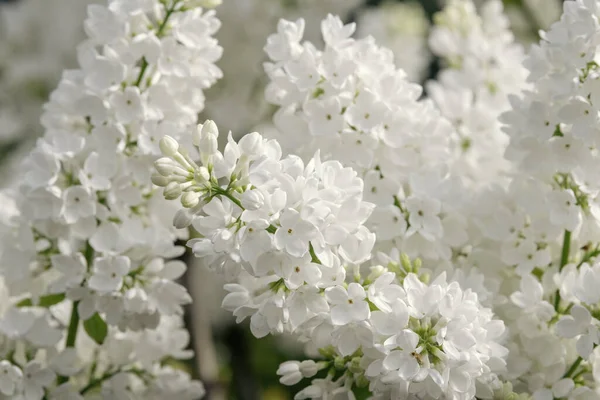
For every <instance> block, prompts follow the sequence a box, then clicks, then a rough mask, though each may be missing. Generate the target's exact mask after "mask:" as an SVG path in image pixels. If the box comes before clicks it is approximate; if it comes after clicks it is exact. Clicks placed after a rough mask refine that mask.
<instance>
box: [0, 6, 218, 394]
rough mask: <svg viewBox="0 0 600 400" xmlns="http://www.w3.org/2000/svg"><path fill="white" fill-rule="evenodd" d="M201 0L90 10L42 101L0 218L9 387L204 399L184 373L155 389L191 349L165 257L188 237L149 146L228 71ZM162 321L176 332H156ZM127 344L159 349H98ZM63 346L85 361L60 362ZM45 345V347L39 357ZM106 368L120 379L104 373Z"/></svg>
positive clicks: (178, 125) (183, 125)
mask: <svg viewBox="0 0 600 400" xmlns="http://www.w3.org/2000/svg"><path fill="white" fill-rule="evenodd" d="M197 6H198V4H195V5H194V4H193V3H192V2H188V1H184V0H169V1H162V0H161V1H158V0H149V1H142V2H137V1H136V2H131V1H128V0H127V1H124V0H108V2H107V4H104V5H93V6H91V7H90V8H89V13H88V18H87V20H86V21H85V24H84V25H85V31H86V33H87V35H88V39H87V40H86V41H85V42H84V43H83V44H82V45H81V46H79V47H78V61H79V69H73V70H68V71H66V72H65V73H64V74H63V78H62V80H61V81H60V83H59V85H58V88H57V89H56V90H55V91H54V92H53V93H52V95H51V96H50V101H49V102H48V103H47V104H46V106H45V107H44V113H43V115H42V118H41V122H42V125H43V127H44V129H45V131H46V133H45V135H44V136H43V137H42V138H41V139H40V140H39V141H38V143H37V145H36V148H35V149H34V150H33V151H32V152H31V154H30V155H29V156H28V157H27V158H26V161H25V163H24V165H23V168H22V170H23V172H22V174H21V176H20V179H19V182H20V184H21V186H20V190H19V194H17V195H16V196H14V199H15V204H16V205H17V210H16V211H15V212H14V213H12V215H11V216H10V218H6V221H5V219H4V218H3V219H2V228H1V229H0V232H1V235H2V244H0V265H2V267H1V268H0V271H1V273H2V277H3V279H4V281H6V285H7V289H8V292H9V294H10V296H11V297H10V300H8V301H7V306H6V308H7V309H8V310H7V311H6V312H4V313H2V315H0V332H1V334H2V340H4V338H6V340H7V342H6V348H7V351H6V352H3V354H2V355H3V356H6V355H9V354H11V353H12V352H14V351H15V348H23V349H25V350H24V351H25V352H26V354H27V356H25V357H24V358H22V359H21V358H18V357H15V358H8V359H7V361H9V362H10V364H11V365H13V366H14V368H16V369H14V368H12V367H10V366H9V365H6V366H5V367H6V370H7V371H8V372H7V374H8V375H9V377H15V376H17V375H15V373H14V371H18V370H19V371H22V381H19V382H17V381H15V379H16V378H14V379H13V378H11V379H12V381H15V386H14V387H12V386H11V384H10V382H8V381H7V382H3V383H2V385H1V386H2V391H3V392H14V393H11V394H10V395H11V396H13V395H14V396H17V397H18V398H21V396H23V398H26V399H29V400H40V399H42V398H71V397H73V398H78V396H82V395H86V396H87V395H88V394H91V393H96V394H97V393H100V392H102V393H108V394H107V396H109V395H110V396H112V395H115V396H129V395H135V396H136V397H146V394H148V395H149V396H150V393H152V395H153V396H155V397H156V396H158V397H159V398H161V396H163V395H164V394H165V393H167V394H168V393H171V394H174V395H178V394H181V396H182V397H178V398H189V399H194V398H197V397H198V396H201V395H202V390H199V387H198V384H197V383H196V382H194V381H191V380H189V379H187V380H186V379H183V378H178V382H179V383H180V384H181V387H179V388H177V389H176V390H174V389H172V388H171V389H167V388H165V389H164V390H163V389H161V386H160V385H159V386H153V382H154V381H155V380H158V379H162V378H159V376H160V375H161V373H162V371H166V368H165V367H162V366H161V365H162V362H163V361H164V359H165V358H170V357H172V358H180V357H182V358H189V357H190V356H191V354H189V353H186V352H184V351H181V349H182V348H183V347H185V346H187V345H188V339H187V336H186V334H185V333H184V334H182V333H181V332H182V328H181V314H182V306H183V305H184V304H187V303H189V302H190V301H191V298H190V296H189V294H188V293H187V291H186V289H185V288H184V287H183V286H181V285H180V284H179V283H176V282H175V280H176V279H178V278H179V277H180V276H181V274H182V273H183V271H184V270H185V267H183V268H182V265H180V264H177V263H175V264H173V263H171V262H169V261H167V262H165V261H164V260H165V259H166V260H169V259H172V258H176V257H178V256H180V255H181V254H182V252H183V249H182V248H181V247H179V246H176V245H175V241H176V240H177V239H179V238H185V235H184V234H182V233H179V232H177V231H176V230H175V229H174V228H173V227H172V226H171V223H170V221H171V220H172V218H173V215H174V213H175V210H173V208H171V207H169V206H168V205H167V204H166V203H165V202H164V200H163V199H162V198H161V196H160V194H159V192H158V191H157V189H156V187H155V186H153V185H152V183H151V175H152V164H153V161H154V160H155V157H156V155H157V154H159V151H158V150H157V149H155V148H154V147H152V146H150V145H149V143H152V142H153V141H155V142H156V145H158V142H159V141H160V138H161V137H162V136H164V134H165V133H166V132H167V131H168V132H169V133H170V134H172V135H177V133H178V132H184V131H185V130H187V129H188V128H189V127H195V126H196V120H197V115H198V113H199V112H200V111H201V110H202V108H203V103H202V102H201V101H197V100H199V99H202V97H203V91H204V90H205V89H206V88H208V87H209V86H211V85H212V84H214V83H215V81H216V80H217V79H219V78H220V76H221V71H220V70H219V69H218V68H217V67H216V66H215V65H214V62H215V61H216V60H217V59H218V58H219V57H220V55H221V48H220V47H219V46H218V44H217V42H216V40H215V39H214V38H213V37H212V35H213V34H214V33H215V32H216V31H217V30H218V29H219V26H220V22H219V20H218V19H217V18H216V17H215V13H214V11H210V10H202V9H200V8H198V7H197ZM173 57H174V58H173ZM172 58H173V59H172ZM162 125H164V127H166V128H165V129H164V130H160V129H158V128H157V129H155V130H154V131H153V130H151V129H150V127H151V126H162ZM157 131H158V132H157ZM4 308H5V307H4V306H3V309H4ZM156 329H160V330H161V332H162V333H161V335H164V336H165V337H171V338H172V341H171V342H160V341H156V340H155V339H154V338H153V337H152V332H153V331H154V330H156ZM139 331H145V332H146V333H147V334H145V335H140V334H139V333H138V332H139ZM130 340H136V341H137V345H138V346H140V349H142V348H144V346H146V349H148V348H150V349H151V350H148V352H147V353H144V352H143V351H140V352H139V353H137V354H136V353H135V352H132V349H131V348H129V349H128V348H127V346H125V347H122V349H121V353H122V354H121V355H122V358H120V359H119V361H118V362H115V363H113V362H112V361H111V358H110V357H109V356H108V355H107V351H108V350H107V348H105V347H102V346H104V345H105V344H106V343H110V342H112V341H116V342H127V341H130ZM3 346H4V342H3ZM3 348H4V347H3ZM62 349H66V350H67V351H71V352H73V351H74V352H75V353H74V354H73V356H74V357H75V358H73V359H77V360H79V361H80V362H81V367H80V368H78V369H77V370H75V371H71V372H70V373H68V374H67V373H66V372H67V370H66V369H65V368H63V367H59V366H60V365H63V364H64V362H61V358H60V357H62V356H61V354H62V353H61V352H60V351H62ZM37 350H40V351H41V352H40V354H45V355H43V356H38V357H36V358H35V359H34V358H33V355H35V354H37V353H38V351H37ZM59 350H60V351H59ZM100 359H101V360H102V362H99V360H100ZM123 360H124V361H123ZM142 361H144V366H143V369H139V363H140V362H142ZM92 365H98V368H95V367H94V368H92V369H90V368H91V366H92ZM11 368H12V369H11ZM53 369H58V370H60V373H61V374H64V375H60V376H59V377H56V376H55V373H54V372H53ZM133 369H135V371H136V372H135V373H133V372H132V370H133ZM109 371H110V373H111V374H112V375H114V377H113V378H112V379H110V380H109V379H106V380H104V379H100V377H102V376H104V375H105V374H107V373H108V372H109ZM140 375H141V376H143V378H144V379H140V378H139V376H140ZM98 379H100V380H98ZM93 382H96V383H95V384H91V386H90V383H93ZM86 387H87V388H86ZM87 392H90V393H87Z"/></svg>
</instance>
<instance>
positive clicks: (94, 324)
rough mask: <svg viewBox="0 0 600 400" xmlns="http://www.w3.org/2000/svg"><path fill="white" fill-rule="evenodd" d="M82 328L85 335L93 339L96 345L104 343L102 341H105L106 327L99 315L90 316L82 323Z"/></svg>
mask: <svg viewBox="0 0 600 400" xmlns="http://www.w3.org/2000/svg"><path fill="white" fill-rule="evenodd" d="M83 327H84V328H85V331H86V332H87V334H88V335H89V336H90V337H91V338H92V339H94V341H95V342H96V343H98V344H102V343H104V339H106V335H107V334H108V326H107V325H106V322H104V320H103V319H102V317H101V316H100V314H98V313H96V314H94V315H92V316H91V318H90V319H88V320H86V321H84V322H83Z"/></svg>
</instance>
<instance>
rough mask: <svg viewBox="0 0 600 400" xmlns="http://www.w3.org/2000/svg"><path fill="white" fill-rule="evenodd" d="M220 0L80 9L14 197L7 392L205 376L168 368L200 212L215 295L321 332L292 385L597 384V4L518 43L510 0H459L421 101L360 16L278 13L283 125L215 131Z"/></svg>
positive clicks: (32, 396)
mask: <svg viewBox="0 0 600 400" xmlns="http://www.w3.org/2000/svg"><path fill="white" fill-rule="evenodd" d="M310 1H311V0H301V1H297V2H292V3H293V4H291V5H290V4H288V3H286V4H288V5H289V6H290V7H292V8H293V9H294V10H299V9H300V8H301V7H300V6H301V4H304V3H305V2H306V4H308V3H310ZM332 1H333V0H332ZM217 3H219V2H218V1H215V0H135V1H133V0H109V4H108V7H104V6H92V7H90V9H89V14H90V16H89V18H88V20H87V21H86V23H85V30H86V32H87V34H88V35H89V39H88V40H87V41H86V42H84V43H83V44H82V45H81V46H80V47H79V50H78V58H79V63H80V69H78V70H69V71H66V72H65V73H64V76H63V80H62V81H61V83H60V85H59V87H58V89H57V90H56V91H55V92H54V93H53V94H52V97H51V101H50V103H48V105H47V106H46V108H45V112H44V115H43V117H42V123H43V126H44V128H45V129H46V134H45V135H44V137H43V138H42V139H40V140H39V141H38V143H37V146H36V148H35V149H34V151H33V152H32V153H31V154H30V155H29V156H28V157H27V160H26V162H25V164H24V166H23V172H24V174H22V176H21V177H20V183H21V186H20V188H19V191H18V192H6V193H2V194H0V202H1V203H2V204H4V205H6V206H5V207H2V209H1V210H0V240H1V241H0V275H1V278H2V279H0V356H1V358H2V360H1V361H0V398H16V399H26V400H41V399H49V400H50V399H51V400H54V399H74V400H75V399H78V400H81V399H84V398H109V399H130V398H144V399H145V398H150V399H164V398H169V397H171V398H174V399H184V400H185V399H195V398H198V397H200V396H202V395H203V392H204V389H203V387H202V385H201V384H200V383H199V382H195V381H192V380H191V379H190V378H189V376H188V375H187V374H185V373H183V372H182V371H179V370H177V369H174V368H171V367H168V366H167V364H166V363H165V360H167V359H182V358H185V357H189V356H191V354H190V352H189V350H187V345H188V340H189V337H188V336H189V334H188V332H187V331H186V330H185V328H184V326H183V322H182V318H181V314H182V306H183V305H184V304H186V303H188V302H189V301H190V296H189V295H188V293H187V291H186V290H185V288H183V287H182V286H181V285H179V284H178V283H177V282H176V280H177V279H178V278H179V277H180V276H181V275H182V274H183V273H184V271H185V269H186V266H185V265H184V264H183V263H182V262H180V261H177V260H174V259H175V258H177V257H178V256H180V255H181V254H182V253H183V252H184V248H183V247H182V246H178V245H177V244H176V240H177V239H183V240H188V239H189V235H188V229H190V230H191V229H192V228H193V230H191V231H192V232H193V235H194V236H192V238H191V239H189V240H188V241H187V245H188V247H189V248H190V249H191V251H192V252H193V253H194V254H195V255H196V256H197V257H198V258H200V259H201V260H202V261H203V263H204V264H206V265H208V266H209V267H210V268H211V269H213V270H216V271H218V272H220V273H221V274H222V275H223V276H224V277H225V279H226V280H227V284H226V285H225V290H226V291H227V294H226V296H225V298H224V300H223V304H222V305H223V308H225V309H226V310H228V311H230V312H232V313H233V315H234V316H235V317H236V320H237V321H238V322H241V321H244V320H249V325H250V329H251V331H252V333H253V334H254V335H255V336H256V337H264V336H267V335H269V334H282V333H285V334H290V335H292V336H294V337H295V338H297V339H298V340H299V341H300V342H301V343H303V344H305V347H306V352H307V354H309V355H310V357H309V359H307V360H304V361H287V362H284V363H283V364H281V366H280V368H279V370H278V371H277V374H278V375H279V376H280V381H281V383H283V384H285V385H296V384H298V383H299V382H300V381H302V380H303V379H305V378H309V379H310V380H311V383H310V384H309V385H308V386H306V387H305V388H304V389H302V390H301V391H300V392H299V393H297V395H296V399H309V398H310V399H332V398H336V399H337V398H347V399H355V393H356V392H357V391H359V390H368V391H369V393H370V394H371V398H372V399H375V400H379V399H381V400H384V399H402V400H431V399H440V400H472V399H485V400H509V399H510V400H516V399H518V400H557V399H564V400H596V399H598V398H600V350H599V346H598V345H599V344H600V291H599V289H598V288H600V258H599V257H600V211H599V210H600V197H599V196H600V184H599V183H598V182H599V181H600V179H598V178H599V177H598V176H597V175H598V171H597V169H598V166H599V165H600V162H599V161H600V159H599V157H600V153H599V152H598V144H597V143H596V142H597V136H598V135H597V133H598V129H597V125H598V122H599V116H600V107H599V106H598V104H600V85H599V84H598V83H599V82H600V68H599V67H598V63H597V61H596V59H597V58H598V50H597V48H598V44H600V0H569V1H566V2H565V4H564V15H563V16H562V17H561V20H560V21H559V22H558V23H556V24H555V25H553V26H552V27H551V29H550V30H549V31H548V32H544V33H542V34H541V36H542V41H541V43H540V45H539V46H534V47H533V48H532V50H531V52H530V54H529V55H528V56H524V54H523V51H522V49H521V48H520V47H519V46H518V45H515V44H514V43H513V42H514V39H513V36H512V34H511V33H510V32H509V30H508V26H507V19H506V18H505V17H504V16H503V14H502V5H501V3H500V2H499V1H489V2H487V3H485V4H484V5H483V6H482V7H481V8H480V9H479V13H478V12H477V10H476V8H475V7H474V5H473V3H472V2H471V1H468V0H452V1H450V2H449V4H448V5H447V7H446V9H445V10H444V11H443V12H442V13H441V14H439V15H438V16H437V17H436V26H435V27H434V29H433V32H432V35H431V37H430V40H429V42H430V45H431V47H432V49H433V51H434V52H435V53H436V54H437V55H438V56H441V57H442V58H443V59H444V61H445V63H446V65H445V69H443V70H442V72H441V74H440V76H439V78H438V80H437V81H436V82H429V83H428V89H429V90H428V93H429V98H428V99H427V98H426V99H422V98H421V97H422V92H423V88H422V87H421V86H419V85H418V84H415V83H410V82H409V81H408V79H407V74H406V72H404V71H403V70H402V69H400V68H397V66H396V65H395V63H394V59H395V58H396V59H399V58H400V57H397V56H396V57H395V56H394V53H393V52H392V51H390V50H389V49H385V48H382V47H379V46H378V45H376V44H375V39H374V38H373V37H370V36H369V37H365V38H362V39H354V38H352V35H353V34H354V31H355V24H347V25H344V23H343V22H342V19H341V18H339V17H335V16H333V15H329V16H327V17H326V18H325V19H324V20H323V21H322V23H321V29H320V33H321V34H322V39H323V42H324V46H316V45H315V44H314V43H316V39H315V41H304V33H305V32H304V31H305V28H306V22H305V20H303V19H298V20H296V21H295V22H292V21H288V20H284V19H282V20H280V21H279V23H278V26H277V32H276V33H274V34H272V35H271V36H269V37H268V38H267V39H266V46H265V47H264V50H265V51H266V53H267V56H268V58H269V62H266V63H265V65H264V67H265V70H266V73H267V76H268V79H269V83H268V85H267V88H266V101H268V102H269V103H271V104H273V105H274V106H275V107H276V111H275V115H274V118H273V120H274V125H275V128H276V130H277V131H276V132H271V133H269V136H271V135H272V136H276V137H277V138H278V140H275V139H273V138H271V137H263V136H262V135H261V134H259V133H257V132H252V133H249V134H247V135H245V136H243V137H242V138H241V139H239V140H237V141H236V140H234V138H233V135H232V133H229V135H227V137H226V140H221V142H223V141H226V144H225V146H224V149H223V150H219V142H220V137H221V138H224V136H222V135H219V129H218V128H217V124H216V123H214V122H213V121H211V120H207V121H206V122H205V123H204V124H201V125H197V115H198V113H199V112H201V111H202V110H203V107H204V90H205V89H207V88H208V87H209V86H211V85H213V84H214V83H215V82H216V80H217V79H218V78H220V77H221V75H222V73H221V70H220V69H219V68H218V67H216V66H215V64H214V63H215V62H216V61H217V60H218V59H219V57H220V56H221V48H220V47H219V46H218V44H217V41H216V40H215V39H214V38H213V35H214V34H215V33H216V31H217V30H218V28H219V25H220V23H219V20H217V19H216V17H215V14H214V13H213V12H212V11H204V10H201V9H200V8H199V7H200V6H202V5H209V4H212V5H215V4H217ZM282 4H283V3H280V6H281V5H282ZM323 4H325V3H323ZM323 4H318V5H317V4H316V3H315V4H312V3H311V6H314V9H320V7H321V6H324V5H323ZM327 4H330V3H329V2H327ZM340 4H341V3H340ZM254 6H255V4H254V3H248V7H250V9H255V8H253V7H254ZM282 7H283V6H282ZM346 7H350V6H348V5H347V4H346V5H344V6H343V8H344V10H347V8H346ZM309 8H310V7H309ZM310 9H313V8H310ZM225 10H227V9H225ZM229 11H231V10H229ZM365 18H366V17H365ZM228 64H230V62H229V63H228ZM228 66H229V65H228ZM235 67H237V66H235ZM527 73H528V78H526V75H527ZM251 81H252V82H254V81H253V80H251ZM252 82H250V80H249V81H248V82H245V83H246V84H249V85H250V86H252V85H253V83H252ZM257 87H262V84H261V85H259V86H257ZM215 104H217V103H215ZM217 108H219V109H220V108H222V106H217ZM237 108H238V107H229V108H226V109H225V111H226V112H227V113H228V114H229V113H234V112H235V111H236V109H237ZM250 109H251V108H248V110H250ZM219 111H220V112H223V110H221V109H220V110H219ZM500 114H502V115H500ZM159 157H160V158H159ZM152 164H153V165H154V169H152V167H151V165H152ZM160 192H162V196H160V195H159V193H160ZM162 197H164V198H165V199H167V200H171V201H172V200H178V202H179V203H180V206H175V204H176V203H175V202H171V203H166V202H165V201H164V199H163V198H162ZM184 229H185V230H184ZM411 260H412V261H411Z"/></svg>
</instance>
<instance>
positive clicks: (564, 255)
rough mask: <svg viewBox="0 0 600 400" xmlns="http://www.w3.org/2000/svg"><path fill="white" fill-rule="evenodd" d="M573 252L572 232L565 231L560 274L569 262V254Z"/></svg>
mask: <svg viewBox="0 0 600 400" xmlns="http://www.w3.org/2000/svg"><path fill="white" fill-rule="evenodd" d="M570 251H571V232H570V231H565V236H564V238H563V247H562V254H561V256H560V267H559V268H558V272H560V271H562V269H563V268H564V266H565V265H567V263H568V262H569V252H570Z"/></svg>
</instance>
